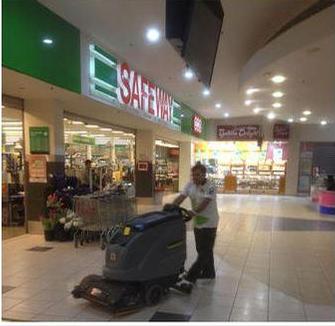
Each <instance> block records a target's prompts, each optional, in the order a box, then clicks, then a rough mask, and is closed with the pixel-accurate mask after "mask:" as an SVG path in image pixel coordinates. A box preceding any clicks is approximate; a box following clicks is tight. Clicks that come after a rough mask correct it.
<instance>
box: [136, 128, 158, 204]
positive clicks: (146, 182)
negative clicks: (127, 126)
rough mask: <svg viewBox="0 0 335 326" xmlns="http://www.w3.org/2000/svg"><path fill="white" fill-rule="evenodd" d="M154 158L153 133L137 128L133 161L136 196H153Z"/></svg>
mask: <svg viewBox="0 0 335 326" xmlns="http://www.w3.org/2000/svg"><path fill="white" fill-rule="evenodd" d="M154 160H155V136H154V133H153V132H152V131H151V130H138V131H137V133H136V161H135V184H136V197H145V198H153V196H154V190H155V187H154V181H155V180H154V178H155V176H154ZM139 163H140V164H139Z"/></svg>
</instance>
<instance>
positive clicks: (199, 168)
mask: <svg viewBox="0 0 335 326" xmlns="http://www.w3.org/2000/svg"><path fill="white" fill-rule="evenodd" d="M194 171H200V172H201V173H203V174H206V173H207V169H206V167H205V166H204V165H203V164H201V163H200V162H199V161H198V162H197V163H196V164H195V165H194V166H193V167H192V172H194Z"/></svg>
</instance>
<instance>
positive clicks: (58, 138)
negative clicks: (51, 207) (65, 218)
mask: <svg viewBox="0 0 335 326" xmlns="http://www.w3.org/2000/svg"><path fill="white" fill-rule="evenodd" d="M63 116H64V110H63V108H62V106H61V103H60V102H59V101H56V100H49V99H47V100H42V99H33V100H30V99H28V100H25V107H24V143H25V171H26V172H25V175H26V178H25V209H26V219H27V222H28V232H29V233H40V232H42V224H41V221H40V220H41V218H42V217H44V216H45V214H46V200H47V194H48V191H49V188H50V181H51V177H52V176H53V175H55V174H56V175H64V123H63ZM30 127H48V128H49V153H48V154H45V156H46V160H47V181H46V182H43V183H38V182H30V180H29V156H32V157H33V156H34V155H40V154H31V152H30V136H29V128H30ZM41 155H44V154H41Z"/></svg>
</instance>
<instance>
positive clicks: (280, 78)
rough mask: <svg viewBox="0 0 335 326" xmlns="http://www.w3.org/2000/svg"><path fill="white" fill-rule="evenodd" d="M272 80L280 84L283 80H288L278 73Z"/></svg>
mask: <svg viewBox="0 0 335 326" xmlns="http://www.w3.org/2000/svg"><path fill="white" fill-rule="evenodd" d="M271 80H272V81H273V82H274V83H276V84H280V83H282V82H283V81H285V80H286V77H284V76H282V75H276V76H274V77H272V78H271Z"/></svg>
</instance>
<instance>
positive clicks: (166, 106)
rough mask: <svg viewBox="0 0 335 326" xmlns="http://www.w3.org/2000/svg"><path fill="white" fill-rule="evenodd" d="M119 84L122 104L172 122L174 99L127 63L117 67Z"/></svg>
mask: <svg viewBox="0 0 335 326" xmlns="http://www.w3.org/2000/svg"><path fill="white" fill-rule="evenodd" d="M117 82H118V87H117V89H116V95H117V98H118V101H119V102H120V103H122V104H125V105H127V106H129V107H131V108H133V109H135V110H139V111H143V112H146V113H148V114H150V115H152V116H154V117H157V118H159V119H161V120H164V121H166V122H171V119H172V106H173V97H172V96H171V95H169V94H168V93H166V92H165V91H164V90H163V89H161V88H159V87H158V86H156V85H155V84H154V83H152V82H151V81H149V80H148V79H146V78H145V77H143V76H141V75H140V74H138V73H137V72H136V71H134V70H131V69H130V67H129V65H128V64H127V63H121V64H118V65H117Z"/></svg>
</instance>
